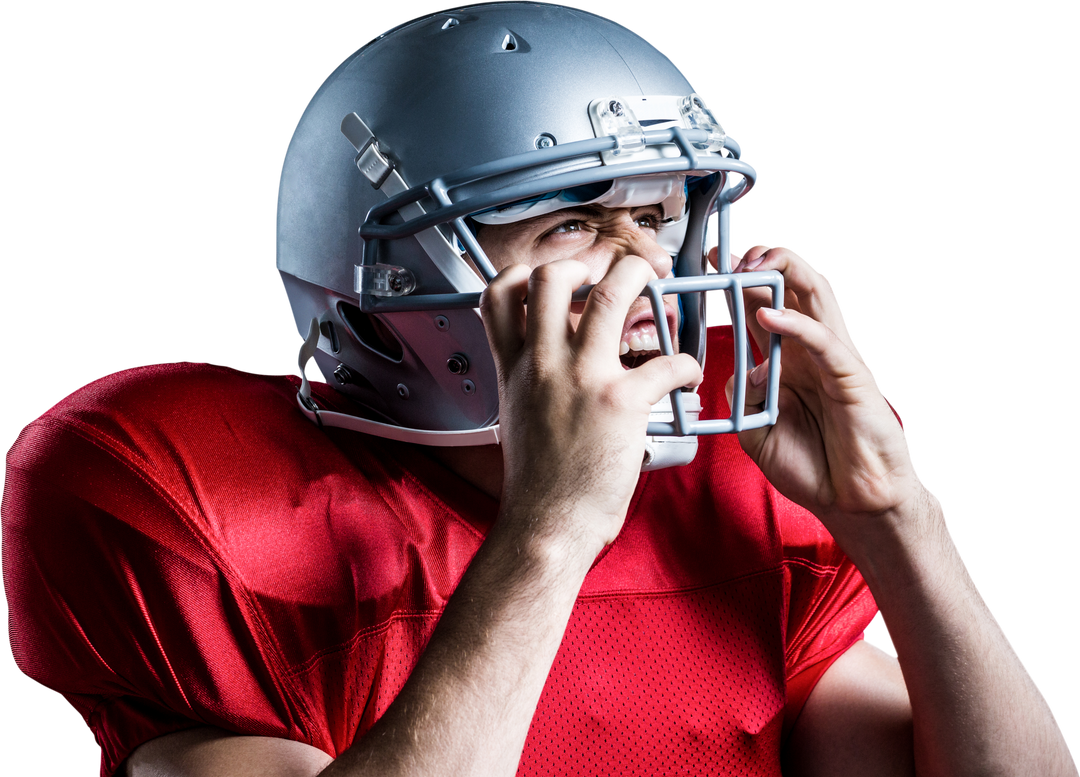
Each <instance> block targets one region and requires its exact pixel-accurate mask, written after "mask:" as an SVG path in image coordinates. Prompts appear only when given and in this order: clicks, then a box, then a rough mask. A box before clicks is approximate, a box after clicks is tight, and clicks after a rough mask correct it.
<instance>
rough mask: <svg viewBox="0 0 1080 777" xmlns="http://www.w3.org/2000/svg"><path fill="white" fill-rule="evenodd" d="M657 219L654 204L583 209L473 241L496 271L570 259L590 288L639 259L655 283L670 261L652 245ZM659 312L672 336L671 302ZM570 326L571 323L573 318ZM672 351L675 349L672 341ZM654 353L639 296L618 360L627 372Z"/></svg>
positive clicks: (490, 231) (500, 228) (483, 233)
mask: <svg viewBox="0 0 1080 777" xmlns="http://www.w3.org/2000/svg"><path fill="white" fill-rule="evenodd" d="M663 217H664V215H663V210H662V209H661V207H660V206H659V205H647V206H644V207H638V208H605V207H603V206H599V205H586V206H580V207H575V208H566V209H565V210H559V211H555V212H554V213H548V214H545V215H543V216H537V217H536V218H532V219H527V220H524V221H518V222H516V223H513V224H500V225H489V226H483V227H482V228H481V229H480V231H479V234H478V235H477V239H478V240H479V242H480V245H481V246H482V247H483V249H484V251H485V252H486V253H487V255H488V258H489V259H491V262H492V264H493V265H494V266H495V269H496V270H502V269H503V268H505V267H509V266H510V265H513V264H524V265H528V266H529V267H539V266H540V265H542V264H547V263H549V262H554V261H558V260H562V259H574V260H576V261H579V262H582V263H583V264H585V265H586V266H587V267H588V268H589V282H590V283H596V282H597V281H599V280H600V279H601V278H603V277H604V274H605V273H607V271H608V268H609V267H611V265H612V264H613V263H614V262H616V261H618V260H619V259H622V258H623V257H624V256H640V257H641V258H643V259H645V260H646V261H647V262H649V264H651V265H652V268H653V270H654V271H655V272H656V276H657V277H658V278H666V277H668V276H669V275H671V268H672V260H671V256H670V255H669V254H668V253H667V251H665V250H664V249H663V248H661V247H660V246H659V245H657V242H656V236H657V234H658V232H659V230H660V229H662V220H663ZM665 308H666V310H667V318H668V326H669V327H670V331H671V332H677V331H678V314H677V313H676V310H677V307H676V304H675V302H674V300H673V299H672V300H671V301H670V302H669V301H667V300H665ZM574 324H575V325H576V324H577V318H576V316H575V317H574ZM675 348H676V350H678V343H677V342H676V343H675ZM658 353H659V342H658V340H657V334H656V324H655V323H654V321H653V313H652V308H651V306H650V305H649V302H648V300H647V299H646V298H645V297H639V298H638V299H637V300H636V301H635V302H634V304H633V305H632V306H631V307H630V312H629V314H628V315H627V318H626V323H625V324H624V325H623V333H622V342H621V347H620V357H621V358H622V361H623V364H624V365H626V366H627V367H633V366H635V365H636V364H639V363H640V362H642V361H645V360H646V359H649V358H651V357H653V356H655V355H657V354H658Z"/></svg>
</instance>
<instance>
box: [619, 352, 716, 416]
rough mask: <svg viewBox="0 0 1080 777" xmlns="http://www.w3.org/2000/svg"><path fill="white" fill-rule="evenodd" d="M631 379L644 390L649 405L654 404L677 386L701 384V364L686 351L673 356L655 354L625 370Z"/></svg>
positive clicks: (691, 386) (690, 386)
mask: <svg viewBox="0 0 1080 777" xmlns="http://www.w3.org/2000/svg"><path fill="white" fill-rule="evenodd" d="M631 375H632V376H633V377H632V379H633V380H634V381H635V382H636V384H637V385H638V386H639V387H640V388H641V390H642V391H644V392H645V397H646V398H647V399H648V402H649V404H650V405H655V404H656V403H657V402H659V401H660V400H661V399H663V398H664V396H666V395H667V394H670V393H671V392H672V391H674V390H675V389H677V388H683V387H684V386H685V387H688V388H695V387H697V386H699V385H701V380H702V372H701V365H700V364H698V363H697V359H695V358H694V357H693V356H691V355H690V354H688V353H678V354H675V355H674V356H656V357H654V358H652V359H649V361H647V362H645V363H644V364H642V365H641V366H640V367H635V368H634V369H632V370H628V371H627V377H628V378H629V377H630V376H631Z"/></svg>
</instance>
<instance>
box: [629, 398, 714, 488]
mask: <svg viewBox="0 0 1080 777" xmlns="http://www.w3.org/2000/svg"><path fill="white" fill-rule="evenodd" d="M679 398H680V400H681V401H682V406H683V411H684V412H685V414H686V417H687V419H688V420H689V421H692V422H695V423H696V422H697V420H698V415H700V413H701V398H700V397H699V396H698V395H697V394H694V393H692V392H689V391H684V392H682V393H681V396H680V397H679ZM674 418H675V413H674V411H673V410H672V407H671V396H670V395H666V396H665V397H664V398H663V399H661V400H660V401H659V402H657V403H656V404H655V405H653V406H652V412H651V413H649V421H650V422H661V423H671V422H672V421H673V420H674ZM697 450H698V438H697V437H696V436H686V437H666V436H665V437H656V436H649V437H646V438H645V458H644V459H642V461H641V471H642V472H652V471H653V470H654V469H666V468H668V467H681V466H683V465H684V464H689V463H690V462H691V461H693V460H694V457H695V456H697Z"/></svg>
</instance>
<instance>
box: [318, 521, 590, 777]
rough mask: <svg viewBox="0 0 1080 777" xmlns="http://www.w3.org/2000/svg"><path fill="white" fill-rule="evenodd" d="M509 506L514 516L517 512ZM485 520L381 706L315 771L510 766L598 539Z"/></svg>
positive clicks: (462, 770)
mask: <svg viewBox="0 0 1080 777" xmlns="http://www.w3.org/2000/svg"><path fill="white" fill-rule="evenodd" d="M520 517H521V516H516V517H515V518H520ZM504 519H505V516H504V517H503V518H500V521H499V522H497V523H496V526H495V527H493V529H492V531H491V533H490V534H489V536H488V538H487V540H485V542H484V544H483V546H482V547H481V549H480V551H479V552H478V553H477V555H476V558H475V559H474V560H473V562H472V564H471V565H470V567H469V569H468V571H467V572H466V574H465V575H464V576H463V578H462V580H461V582H460V584H459V585H458V588H457V590H456V591H455V593H454V595H453V597H452V598H451V600H450V603H449V604H448V606H447V608H446V611H445V612H444V614H443V616H442V618H441V620H440V621H439V625H438V626H437V628H436V629H435V632H434V634H433V635H432V638H431V641H430V643H429V644H428V646H427V648H426V649H425V651H424V654H423V656H422V658H421V659H420V662H419V663H418V664H417V666H416V669H415V670H414V671H413V673H412V675H411V676H410V678H409V680H408V682H407V683H406V685H405V687H404V688H403V689H402V691H401V693H400V694H399V695H398V697H397V699H396V700H395V701H394V702H393V704H391V706H390V708H389V709H388V710H387V712H386V714H385V715H384V716H383V717H382V718H381V719H380V720H379V722H378V723H377V724H376V725H375V727H374V728H372V730H371V731H370V732H368V733H367V734H366V735H365V736H364V737H363V738H362V739H361V740H360V741H359V742H358V743H357V744H356V745H355V746H354V747H353V748H351V749H350V750H349V751H347V752H346V753H344V754H343V755H342V756H341V757H339V758H338V759H337V761H336V762H335V763H334V764H332V765H331V766H330V767H329V768H328V769H327V770H326V771H325V772H324V774H325V775H327V777H331V775H360V774H363V775H365V776H366V775H372V774H378V775H382V774H387V775H389V774H424V775H437V774H455V775H469V774H477V775H484V776H485V777H489V776H496V775H513V774H514V773H515V772H516V770H517V765H518V761H519V760H520V757H521V751H522V748H523V747H524V743H525V737H526V735H527V734H528V730H529V725H530V723H531V721H532V717H533V714H534V712H535V710H536V705H537V702H538V701H539V698H540V693H541V691H542V690H543V687H544V683H545V682H546V679H547V675H548V672H549V670H550V668H551V664H552V662H553V661H554V659H555V654H556V653H557V651H558V648H559V644H560V642H561V641H562V636H563V632H564V631H565V629H566V624H567V622H568V620H569V617H570V613H571V611H572V609H573V606H574V601H575V600H576V598H577V594H578V590H579V589H580V587H581V583H582V581H583V580H584V577H585V573H586V572H587V571H588V569H589V566H590V564H591V562H592V560H593V558H595V555H596V552H598V550H599V548H591V547H590V546H588V545H587V544H583V543H576V544H575V543H572V542H568V541H565V540H563V539H552V538H537V537H531V536H528V535H527V533H525V532H520V531H518V530H517V527H518V526H519V525H520V522H518V521H513V520H504Z"/></svg>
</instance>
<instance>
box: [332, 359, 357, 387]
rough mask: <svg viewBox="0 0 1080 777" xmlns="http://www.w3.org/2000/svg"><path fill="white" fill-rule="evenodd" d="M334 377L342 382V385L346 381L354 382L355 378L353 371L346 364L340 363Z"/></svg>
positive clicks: (335, 369)
mask: <svg viewBox="0 0 1080 777" xmlns="http://www.w3.org/2000/svg"><path fill="white" fill-rule="evenodd" d="M334 378H335V379H336V380H337V382H338V383H341V384H342V385H344V384H346V383H352V382H353V380H355V376H354V375H353V371H352V370H350V369H349V368H348V367H346V366H345V365H344V364H339V365H338V366H337V367H335V368H334Z"/></svg>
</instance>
